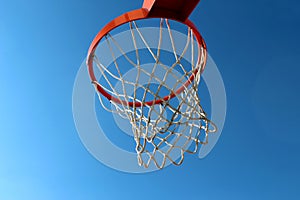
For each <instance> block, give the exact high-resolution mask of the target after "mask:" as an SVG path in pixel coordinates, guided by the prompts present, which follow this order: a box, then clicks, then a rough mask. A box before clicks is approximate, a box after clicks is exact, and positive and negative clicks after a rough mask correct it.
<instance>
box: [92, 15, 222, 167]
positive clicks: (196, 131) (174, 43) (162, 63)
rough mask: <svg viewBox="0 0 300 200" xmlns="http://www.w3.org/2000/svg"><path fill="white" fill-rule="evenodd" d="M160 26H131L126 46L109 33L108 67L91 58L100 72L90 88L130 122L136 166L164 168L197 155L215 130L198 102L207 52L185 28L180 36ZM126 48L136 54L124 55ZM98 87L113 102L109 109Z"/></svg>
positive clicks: (163, 21) (166, 25)
mask: <svg viewBox="0 0 300 200" xmlns="http://www.w3.org/2000/svg"><path fill="white" fill-rule="evenodd" d="M158 23H159V26H158V27H159V28H153V27H151V28H144V27H140V25H139V26H138V25H137V22H129V23H128V24H127V25H125V26H127V28H128V31H127V33H129V34H127V38H126V39H125V40H124V37H123V36H122V37H120V38H121V39H120V38H118V37H117V36H116V37H115V36H113V35H112V34H111V33H108V34H107V35H106V37H105V38H103V40H102V41H101V42H102V43H105V45H102V49H104V50H100V52H101V51H102V52H106V55H107V53H108V52H109V54H110V60H111V63H110V62H106V61H105V59H107V58H102V57H101V53H95V54H94V55H93V64H94V68H95V69H98V71H99V72H100V78H99V80H98V81H94V82H93V84H94V86H95V88H96V91H97V93H98V96H99V100H100V102H101V105H102V106H103V107H104V108H105V109H106V110H107V111H110V112H114V113H117V114H118V115H120V116H121V117H122V118H125V119H128V120H129V121H130V123H131V126H132V131H133V135H134V140H135V142H136V147H135V151H136V153H137V158H138V163H139V165H142V166H144V167H149V165H150V164H154V165H155V166H156V167H158V168H163V167H164V166H165V165H166V163H167V162H171V163H173V164H175V165H180V164H181V163H182V162H183V159H184V153H185V152H187V153H196V152H197V150H198V149H199V147H200V145H203V144H206V143H207V142H208V134H209V133H212V132H215V131H216V127H215V125H214V124H213V123H212V122H211V121H210V120H209V119H208V118H207V115H206V113H205V112H204V110H203V109H202V107H201V105H200V98H199V97H198V85H199V83H200V72H201V71H202V69H203V67H204V66H205V61H206V49H205V48H204V47H202V46H201V45H199V44H198V42H197V41H196V39H195V37H194V35H193V30H191V29H190V28H189V27H184V28H185V31H186V32H185V34H182V33H179V32H178V31H177V30H173V29H171V25H170V22H169V21H168V20H166V19H160V20H159V22H158ZM175 26H176V25H175ZM121 28H122V27H121ZM177 28H178V30H179V29H180V27H177ZM183 36H184V37H183ZM153 41H156V42H153ZM130 45H131V46H132V47H133V49H134V51H129V52H128V51H127V50H126V48H127V47H128V46H130ZM191 77H193V78H192V79H191ZM99 87H101V88H102V89H103V90H104V91H105V92H106V93H108V94H109V95H111V96H112V98H113V100H110V104H107V103H106V102H107V100H106V99H103V95H102V94H101V93H100V92H99ZM171 97H172V98H171Z"/></svg>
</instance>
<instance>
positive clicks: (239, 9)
mask: <svg viewBox="0 0 300 200" xmlns="http://www.w3.org/2000/svg"><path fill="white" fill-rule="evenodd" d="M141 4H142V0H127V1H122V0H110V1H101V0H86V1H69V0H52V1H37V0H28V1H20V0H11V1H4V0H1V3H0V5H1V7H0V69H1V72H0V200H17V199H18V200H21V199H22V200H27V199H28V200H48V199H57V200H66V199H72V200H77V199H78V200H81V199H88V200H94V199H113V200H117V199H131V200H132V199H144V200H146V199H154V198H156V199H174V200H175V199H191V200H194V199H212V200H214V199H231V200H233V199H239V200H240V199H245V200H246V199H272V200H274V199H300V192H299V185H300V170H299V169H300V157H299V152H300V151H299V145H300V135H299V132H300V131H299V124H300V117H299V116H300V115H299V112H300V107H299V102H300V93H299V91H300V80H299V73H300V64H299V59H300V49H299V45H300V39H299V35H300V27H299V24H300V12H299V7H300V3H299V1H297V0H286V1H279V0H252V1H241V0H227V1H221V0H202V2H201V3H200V4H199V5H198V7H197V8H196V9H195V11H194V13H193V14H192V16H191V19H192V20H193V21H194V22H195V24H196V25H197V26H198V27H199V29H200V31H201V33H202V35H203V37H204V38H205V40H206V43H207V46H208V49H209V53H210V55H211V56H212V57H213V58H214V61H215V62H216V63H217V65H218V67H219V70H220V72H221V74H222V77H223V79H224V83H225V86H226V92H227V101H228V108H227V109H228V111H227V118H226V123H225V127H224V130H223V133H222V136H221V138H220V140H219V142H218V144H217V146H216V147H215V148H214V150H213V151H212V152H211V153H210V154H209V156H208V157H206V158H205V159H203V160H199V159H198V158H197V157H196V156H188V157H187V159H186V160H185V162H184V164H183V165H182V166H180V167H175V166H170V167H168V168H167V169H165V170H162V171H159V172H154V173H148V174H139V175H135V174H127V173H122V172H118V171H115V170H112V169H110V168H108V167H106V166H105V165H103V164H101V163H100V162H99V161H97V160H96V159H95V158H93V156H91V155H90V154H89V152H88V151H87V150H86V149H85V148H84V146H83V144H82V143H81V141H80V139H79V137H78V134H77V131H76V128H75V125H74V121H73V117H72V89H73V83H74V80H75V77H76V73H77V71H78V69H79V67H80V65H81V62H82V61H83V60H84V58H85V56H86V53H87V50H88V47H89V45H90V42H91V41H92V39H93V37H94V36H95V34H96V33H97V32H98V31H99V30H100V29H101V27H102V26H104V25H105V24H106V23H107V22H108V21H110V20H111V19H113V18H114V17H116V16H118V15H120V14H122V13H124V12H126V11H129V10H132V9H137V8H139V7H140V6H141Z"/></svg>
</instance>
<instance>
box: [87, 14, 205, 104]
mask: <svg viewBox="0 0 300 200" xmlns="http://www.w3.org/2000/svg"><path fill="white" fill-rule="evenodd" d="M148 14H149V11H148V10H147V9H145V8H141V9H138V10H134V11H130V12H127V13H125V14H123V15H121V16H119V17H117V18H115V19H114V20H112V21H111V22H109V23H108V24H107V25H106V26H105V27H104V28H103V29H102V30H100V32H99V33H98V34H97V35H96V37H95V38H94V40H93V41H92V43H91V45H90V48H89V50H88V55H87V67H88V72H89V75H90V78H91V80H92V82H97V79H96V77H95V74H94V69H93V55H94V53H95V50H96V48H97V46H98V44H99V42H100V41H101V39H102V38H103V37H104V36H105V35H106V34H107V33H109V32H110V31H111V30H113V29H115V28H117V27H118V26H121V25H122V24H125V23H128V22H130V21H135V20H140V19H147V18H154V17H149V16H148ZM160 15H161V16H160ZM155 18H168V19H172V20H175V21H178V22H181V23H183V24H185V25H186V26H188V27H190V28H191V29H192V31H193V33H194V35H195V37H196V40H197V42H198V44H199V46H201V47H202V48H204V49H205V50H206V44H205V42H204V40H203V38H202V36H201V34H200V33H199V31H198V30H197V28H196V26H195V25H194V24H193V22H191V21H190V20H189V19H187V20H185V21H184V22H183V21H181V20H178V19H176V18H172V17H171V16H164V14H163V13H160V14H159V15H158V16H155ZM199 53H200V52H199ZM197 64H200V56H199V58H198V61H197ZM205 64H206V54H205V58H204V65H203V68H202V69H201V71H200V73H202V72H203V70H204V68H205ZM197 73H198V70H197V69H196V70H195V71H194V72H193V73H192V75H191V76H190V77H189V79H188V80H187V81H186V82H185V83H184V84H183V85H182V86H181V87H180V88H179V89H178V90H177V91H175V92H172V93H171V94H169V95H167V96H165V97H163V98H162V99H158V100H153V101H147V102H144V103H141V102H127V101H122V100H120V99H118V98H116V97H113V96H112V95H110V94H109V93H107V92H106V91H105V90H104V89H103V88H102V87H101V86H100V85H98V84H97V87H96V88H97V90H98V92H100V93H101V94H102V95H103V96H105V97H106V98H107V99H109V100H111V101H113V102H115V103H119V104H125V105H128V106H130V107H141V106H142V105H149V106H152V105H154V104H161V103H163V102H164V101H168V100H169V99H171V98H174V97H175V96H176V95H177V94H179V93H181V92H182V91H183V90H184V88H186V87H187V86H188V85H189V84H191V82H192V81H193V80H194V79H195V76H196V75H197Z"/></svg>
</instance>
